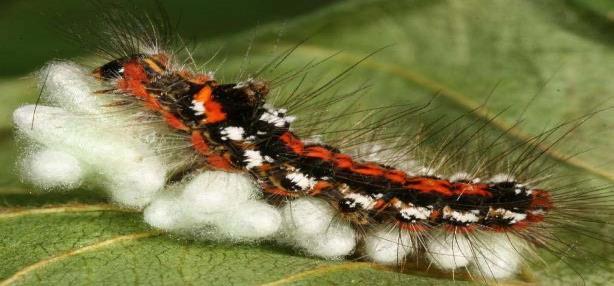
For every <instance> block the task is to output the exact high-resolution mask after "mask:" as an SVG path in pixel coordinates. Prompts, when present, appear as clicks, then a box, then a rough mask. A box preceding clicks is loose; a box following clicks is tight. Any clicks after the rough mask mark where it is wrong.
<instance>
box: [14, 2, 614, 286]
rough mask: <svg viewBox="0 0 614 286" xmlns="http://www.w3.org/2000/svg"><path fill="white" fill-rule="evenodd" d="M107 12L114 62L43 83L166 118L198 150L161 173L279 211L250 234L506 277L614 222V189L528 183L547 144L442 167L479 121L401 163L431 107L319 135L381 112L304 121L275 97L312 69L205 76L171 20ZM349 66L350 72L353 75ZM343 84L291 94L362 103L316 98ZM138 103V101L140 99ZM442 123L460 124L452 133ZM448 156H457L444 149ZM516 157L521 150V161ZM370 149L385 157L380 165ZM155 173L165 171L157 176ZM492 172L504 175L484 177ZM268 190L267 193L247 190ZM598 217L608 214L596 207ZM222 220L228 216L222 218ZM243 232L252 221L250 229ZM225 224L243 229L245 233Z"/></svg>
mask: <svg viewBox="0 0 614 286" xmlns="http://www.w3.org/2000/svg"><path fill="white" fill-rule="evenodd" d="M107 16H108V18H107V19H105V21H104V23H105V24H106V26H108V27H107V28H110V29H111V30H110V31H111V32H110V33H104V34H101V37H108V36H109V35H111V36H112V38H111V39H110V41H108V42H107V43H106V45H108V46H103V47H100V48H99V49H100V51H101V52H102V53H104V54H106V55H107V56H110V57H111V58H110V59H109V60H108V61H107V62H106V63H104V64H102V65H100V66H98V67H96V68H95V69H93V70H92V71H91V72H90V73H89V74H88V75H83V74H84V73H83V72H82V71H81V70H80V68H79V67H75V66H73V65H71V64H65V63H55V64H52V65H51V66H50V67H48V68H47V70H46V73H47V75H46V76H44V78H45V80H43V82H44V83H45V84H52V85H55V87H54V88H56V90H58V89H59V90H60V91H59V92H58V94H59V95H58V96H65V94H67V93H69V92H68V91H67V90H68V89H67V88H66V87H62V86H61V85H62V84H64V83H65V82H66V79H63V80H55V82H50V83H47V80H48V78H49V77H51V78H52V80H53V78H57V77H64V78H66V77H69V78H70V77H73V78H72V79H73V80H79V81H81V82H83V83H85V84H84V85H85V86H88V85H93V86H99V87H101V88H100V89H97V90H94V91H93V92H90V91H87V90H86V91H83V90H77V91H70V92H73V93H75V94H79V95H78V96H84V97H92V98H94V97H95V98H96V99H95V100H102V101H104V102H105V106H106V107H107V108H117V109H118V110H119V113H121V114H130V113H131V112H133V113H134V110H135V109H136V110H138V112H139V113H138V116H141V117H146V118H147V120H149V121H150V122H154V123H155V124H156V125H154V127H155V128H157V129H159V130H163V131H160V132H162V133H165V134H166V135H165V136H171V137H174V138H175V139H177V138H178V140H183V142H184V145H185V146H188V147H189V148H190V149H189V151H188V150H185V149H183V150H181V151H182V152H185V153H180V154H173V156H172V158H170V159H168V160H170V161H173V160H180V161H187V162H181V163H177V165H178V167H177V168H175V169H173V170H171V171H169V173H171V174H170V175H169V174H166V172H159V173H162V174H161V175H160V178H156V180H165V179H166V178H165V176H169V177H175V176H176V177H177V178H176V179H175V178H172V179H171V181H179V182H181V181H183V179H182V178H181V177H182V175H184V173H185V172H188V173H189V172H190V171H192V170H193V169H195V168H196V169H205V170H206V171H205V173H203V174H201V175H198V176H196V177H194V178H192V180H191V181H189V182H188V183H187V186H186V187H185V189H184V194H189V195H190V196H192V197H191V198H193V200H192V202H193V203H194V204H195V205H196V206H197V207H202V204H207V203H209V204H213V203H215V204H216V205H215V206H211V208H212V209H215V210H217V208H229V209H232V210H233V211H238V212H242V210H241V206H245V204H240V205H233V201H241V200H244V201H247V200H248V199H245V198H247V197H250V198H253V197H258V198H259V197H262V198H263V199H262V200H263V201H266V202H267V204H268V205H270V207H263V206H262V205H261V204H258V205H257V206H256V205H255V204H254V208H249V207H245V209H244V210H243V211H245V213H246V214H245V215H246V216H249V215H250V212H249V211H246V210H252V211H253V210H255V209H258V208H260V209H258V210H262V212H261V213H263V212H264V213H266V214H267V215H266V216H268V217H270V218H272V219H270V220H269V221H267V222H266V223H260V224H258V226H257V227H256V226H253V227H252V228H248V230H247V232H252V233H251V234H245V236H249V235H252V236H253V237H254V238H262V237H270V236H271V235H275V233H277V232H278V231H280V230H279V228H283V232H285V234H284V235H285V236H287V237H285V239H289V240H294V241H293V242H294V244H295V245H296V246H297V247H298V248H300V249H303V250H304V251H305V252H307V253H308V254H311V255H316V256H321V257H327V258H331V257H346V256H349V255H352V254H356V255H357V256H358V257H359V258H362V259H365V260H372V261H375V262H377V263H382V264H393V265H401V266H402V265H404V264H406V263H408V261H411V260H414V259H415V260H417V261H426V264H428V265H434V267H436V268H439V269H442V270H443V271H444V272H451V273H452V275H454V273H455V272H456V271H460V270H459V269H468V271H467V272H469V273H470V275H472V274H477V275H478V276H479V277H481V278H484V279H491V278H492V279H505V278H508V277H512V276H514V275H516V274H517V272H519V271H520V270H521V269H520V268H521V266H522V263H523V261H524V260H525V257H526V256H533V255H534V254H535V251H536V249H538V248H540V247H543V248H545V249H547V250H548V251H550V252H551V253H553V254H558V255H562V254H563V253H565V252H566V251H567V248H569V247H570V246H572V243H568V242H566V241H565V240H564V239H562V238H560V237H559V235H558V234H557V233H556V232H555V231H556V230H557V229H571V230H573V233H576V234H579V235H583V236H586V237H588V238H594V239H596V240H599V239H601V238H599V237H598V234H597V233H595V232H594V231H592V230H591V227H593V226H594V225H593V224H600V223H606V224H607V221H606V219H607V217H608V216H609V215H610V214H611V206H609V205H608V202H609V199H610V195H608V192H607V191H608V190H609V189H607V188H588V189H587V190H583V192H581V193H573V192H569V191H568V192H565V191H564V190H563V191H559V192H557V190H555V189H549V188H547V187H542V186H541V185H540V183H541V182H540V181H539V180H527V181H523V180H521V179H519V176H523V175H525V174H523V172H527V170H529V167H531V166H532V165H533V164H535V162H537V160H538V159H539V157H540V155H542V154H543V152H544V151H543V150H539V149H536V148H535V147H534V146H533V145H530V144H527V143H520V144H517V145H515V146H512V147H509V148H507V149H506V148H505V147H504V148H501V150H502V151H486V150H483V149H480V148H486V149H489V150H490V149H492V150H496V148H495V147H496V145H498V143H499V142H498V138H495V139H492V140H491V141H488V140H486V141H488V142H487V144H486V146H480V147H478V150H477V152H484V153H488V152H494V153H495V154H494V155H492V156H491V157H488V156H485V155H484V156H482V159H475V160H476V161H475V162H474V163H473V162H469V163H467V162H463V164H469V165H473V167H474V168H473V169H472V170H471V171H466V170H463V169H460V170H457V171H456V172H453V173H452V174H448V175H447V176H446V175H442V174H439V170H438V168H437V166H435V165H451V166H452V167H454V166H459V165H461V164H459V163H454V162H452V160H455V159H458V157H459V156H461V155H463V154H461V153H463V152H468V151H467V149H468V148H465V147H467V146H466V145H465V144H466V141H470V140H476V141H477V140H478V139H479V138H478V139H476V137H480V136H482V135H483V134H482V133H481V132H480V131H481V129H482V128H484V127H483V125H480V124H481V123H476V122H474V123H473V125H468V126H465V127H463V128H465V129H463V128H461V129H460V131H457V130H453V131H452V136H451V138H452V139H448V140H447V141H444V142H443V144H442V147H441V148H440V149H438V150H436V153H437V154H435V156H434V157H435V159H433V160H432V162H435V163H433V164H428V163H427V164H425V165H424V166H421V165H420V164H417V165H413V166H411V167H403V166H402V165H403V164H399V162H398V161H409V159H407V157H406V156H403V154H404V153H411V152H410V151H411V150H410V149H412V148H414V147H416V146H417V147H416V148H419V147H420V144H416V146H413V145H411V144H413V142H410V143H406V142H401V143H398V142H399V141H403V140H407V139H408V137H411V136H417V134H420V132H418V131H411V130H410V131H409V132H408V133H407V134H400V133H399V132H400V130H399V128H398V126H397V128H393V126H392V125H394V124H396V121H400V120H401V119H402V118H404V117H407V116H414V115H416V114H419V113H420V112H421V111H422V110H423V108H416V107H409V108H408V107H405V106H392V107H383V108H381V109H376V110H375V112H376V113H377V112H379V113H382V118H381V119H380V118H375V119H373V121H372V122H368V123H364V127H360V128H355V129H349V131H344V132H345V133H344V132H340V133H342V134H346V135H348V138H343V139H344V140H342V141H344V142H350V143H351V144H354V145H355V146H354V147H355V148H351V147H352V146H343V145H344V144H338V145H336V144H333V143H334V142H322V140H318V139H317V138H315V139H314V138H310V137H309V135H320V134H318V133H319V132H318V128H320V127H319V126H318V125H319V124H322V123H318V122H324V124H332V123H330V121H332V120H345V118H344V117H345V116H355V115H358V116H362V115H365V114H369V113H371V112H373V111H374V110H373V109H366V110H349V111H341V112H340V113H338V114H326V115H325V116H324V117H323V118H319V116H320V115H321V113H318V112H314V113H313V115H312V116H313V117H314V118H301V117H298V116H297V117H295V116H294V115H293V114H292V113H291V110H292V109H290V108H288V109H286V108H287V106H283V105H282V106H277V105H274V104H272V102H273V101H274V100H271V99H270V96H271V94H272V93H273V91H274V90H275V88H277V89H278V90H279V87H278V85H277V83H278V82H280V81H283V80H286V79H288V78H296V77H300V76H301V75H302V74H303V73H304V70H299V71H298V72H296V73H291V74H286V75H282V76H280V79H281V80H280V79H276V80H271V81H267V80H266V79H260V78H259V77H258V76H259V75H260V72H256V73H255V74H254V75H253V78H248V79H244V80H241V81H237V82H229V83H226V82H221V81H217V80H216V79H215V78H214V76H213V75H212V74H211V73H206V72H198V71H194V70H191V69H189V68H187V67H185V66H184V65H182V64H181V63H182V60H181V59H179V54H178V53H177V52H175V51H174V50H173V47H172V43H171V41H170V40H169V39H167V38H165V37H168V35H165V34H166V33H165V32H164V31H160V30H159V29H160V27H156V26H151V25H149V21H150V20H151V19H150V18H148V17H145V19H138V18H136V19H132V18H131V17H133V16H134V15H128V16H127V17H128V18H129V19H125V18H123V17H124V16H117V15H115V14H110V15H107ZM117 17H121V18H117ZM128 28H129V29H128ZM291 52H292V50H290V51H288V53H286V54H282V56H280V57H279V58H278V59H276V60H274V61H272V62H271V63H270V64H269V65H267V66H266V67H269V66H277V65H278V64H281V62H282V61H283V60H284V59H285V58H286V57H288V56H290V54H291ZM357 64H360V63H357ZM307 69H309V68H307ZM43 74H45V73H43ZM79 74H81V75H79ZM343 75H345V71H344V72H343V73H342V74H340V76H343ZM81 77H85V78H86V79H80V78H81ZM331 83H334V80H333V81H331V82H327V83H325V84H324V85H322V86H321V87H318V88H314V89H313V90H310V91H308V92H305V93H303V94H301V95H300V96H298V95H295V94H291V95H289V96H286V97H285V99H284V100H283V103H286V104H288V105H290V106H296V105H301V104H302V105H303V106H304V105H309V104H311V105H312V107H311V108H312V110H313V109H317V108H319V107H321V106H322V105H324V104H332V103H334V102H336V101H343V102H344V103H345V102H348V101H349V100H348V97H351V96H353V95H354V94H355V93H352V94H351V95H350V96H345V95H341V96H337V97H330V98H324V99H320V100H322V103H319V105H318V104H313V102H314V101H315V100H314V98H316V97H320V98H321V97H322V95H321V94H322V92H323V90H325V89H327V88H328V87H329V86H330V85H331ZM73 85H74V83H73ZM81 92H84V94H81ZM105 97H107V98H108V100H107V99H105ZM101 98H102V99H101ZM292 100H295V101H301V102H292ZM344 100H345V101H344ZM78 104H81V103H78ZM134 106H136V107H137V108H132V107H134ZM313 106H315V108H314V107H313ZM18 111H19V110H18ZM326 112H330V110H326V111H323V112H322V113H326ZM35 113H36V112H35V109H34V110H33V109H32V108H29V109H21V112H16V115H15V118H16V120H15V121H16V123H17V125H18V126H20V127H19V128H20V129H23V126H27V125H28V123H27V122H29V121H28V119H31V118H30V117H31V116H32V117H34V118H35V119H36V118H37V117H35ZM39 113H43V114H39V117H38V119H36V120H37V121H38V120H43V121H46V120H44V118H43V117H44V116H45V115H44V114H45V113H44V111H43V112H41V111H40V110H39ZM388 113H390V114H388ZM303 115H305V114H304V113H303ZM56 116H57V115H56ZM135 117H136V116H131V117H128V118H131V119H134V118H135ZM589 117H590V115H588V116H585V117H582V118H579V119H577V120H575V121H571V122H568V123H565V124H561V125H560V126H557V127H556V128H554V129H552V130H548V131H546V132H544V133H543V134H541V135H539V136H536V137H535V138H532V139H531V141H534V142H545V141H546V140H548V139H550V138H551V137H552V136H554V137H555V139H554V140H552V141H553V142H554V143H556V142H558V140H560V139H562V138H563V137H564V135H558V136H559V137H556V136H557V135H555V132H557V131H560V130H561V129H562V128H564V127H568V126H571V127H569V128H570V129H573V128H575V127H576V126H577V125H578V123H581V122H583V121H584V120H587V119H588V118H589ZM50 120H53V119H50ZM301 120H305V122H306V123H305V125H311V126H308V127H310V128H309V129H312V130H311V131H310V132H306V133H309V134H307V136H302V134H299V133H300V132H299V131H298V130H297V129H300V128H295V126H296V125H295V124H300V121H301ZM310 121H312V122H315V123H311V122H310ZM390 122H392V124H391V123H390ZM487 123H488V122H487ZM487 123H485V124H487ZM34 124H35V123H32V125H34ZM305 125H304V126H305ZM432 126H436V125H432ZM470 128H475V129H476V130H474V131H468V133H470V135H469V136H468V138H465V139H459V138H462V135H463V133H465V131H467V130H470ZM314 129H315V130H314ZM321 129H322V130H323V129H324V128H321ZM441 130H443V131H446V129H445V128H442V129H441ZM25 132H28V131H25ZM363 132H364V134H358V135H356V134H352V133H363ZM365 134H366V135H365ZM369 136H371V137H369ZM137 137H138V136H137ZM365 137H366V138H371V140H368V139H364V138H365ZM413 139H415V140H416V141H418V142H419V141H420V140H419V139H418V138H413ZM368 141H371V142H368ZM455 141H460V142H455ZM391 142H392V143H391ZM554 143H553V144H554ZM387 144H388V145H389V146H386V145H387ZM395 144H396V145H395ZM454 144H458V145H454ZM346 149H349V150H352V149H353V151H355V152H353V153H354V154H350V153H349V152H346V151H344V150H346ZM364 149H366V150H364ZM447 151H449V152H450V153H451V154H443V153H445V152H447ZM513 152H518V153H519V155H517V156H516V157H514V155H512V153H513ZM186 154H188V155H186ZM47 155H49V153H47ZM369 157H372V158H373V159H375V160H369V159H368V158H369ZM364 158H367V159H364ZM509 158H512V159H509ZM377 159H379V160H377ZM48 160H49V158H48V157H47V160H42V159H41V158H39V159H38V161H48ZM505 160H510V161H512V162H513V163H514V166H513V167H512V168H510V171H511V172H508V173H498V170H495V171H493V170H484V168H486V167H491V168H492V169H496V168H495V167H494V165H496V164H498V163H500V162H499V161H505ZM385 161H386V162H385ZM404 163H408V162H404ZM411 163H415V162H413V161H412V162H411ZM443 167H444V168H445V169H451V168H450V167H449V166H443ZM444 168H439V169H444ZM544 169H545V170H546V171H547V168H544ZM184 171H185V172H184ZM541 171H543V170H541ZM534 172H538V171H534ZM153 173H154V176H155V174H157V173H156V172H153ZM479 174H490V175H491V176H490V177H489V178H488V177H486V178H483V177H480V176H479ZM538 175H539V174H538ZM535 177H537V175H535ZM254 185H255V186H256V190H257V192H258V194H253V193H252V190H247V191H245V190H244V189H249V188H250V187H252V186H254ZM205 189H207V192H209V189H221V190H227V191H226V192H223V191H222V192H218V193H216V195H219V196H222V197H223V198H222V199H219V200H217V201H216V200H212V199H211V197H207V198H208V199H207V200H208V201H207V202H200V201H198V199H194V198H196V197H198V196H199V192H201V191H202V192H204V190H205ZM229 189H233V190H229ZM160 198H161V199H151V200H148V201H144V202H142V203H140V205H139V206H140V207H146V209H145V216H146V220H147V221H148V222H149V223H151V224H152V225H154V226H156V227H159V228H162V229H169V230H173V228H174V227H175V226H174V225H175V224H180V223H181V222H166V224H165V223H161V222H160V220H161V219H163V218H160V217H156V216H160V212H159V211H157V210H156V207H160V206H162V205H164V202H165V200H167V201H168V198H166V197H164V195H161V197H160ZM599 199H602V201H601V202H600V201H599ZM201 200H202V198H201ZM258 201H259V202H260V200H258ZM187 203H190V201H189V200H187ZM199 203H202V204H199ZM591 208H594V209H593V211H591ZM595 212H598V214H597V215H596V216H595V214H594V213H595ZM253 213H256V212H255V211H254V212H252V213H251V214H253ZM148 214H149V216H148ZM162 216H168V214H163V215H162ZM254 217H257V216H255V215H254ZM602 218H605V219H603V220H602ZM218 220H219V219H218ZM247 221H249V220H247ZM243 222H244V221H243ZM200 223H201V224H208V223H211V222H210V221H200ZM216 223H218V224H220V223H221V224H224V223H228V222H226V221H224V220H221V221H217V222H216ZM280 225H283V226H280ZM218 227H219V228H224V227H227V226H224V225H218ZM240 227H246V226H245V224H240ZM225 231H226V232H229V233H233V232H236V231H237V230H236V229H226V230H225ZM604 240H608V238H604Z"/></svg>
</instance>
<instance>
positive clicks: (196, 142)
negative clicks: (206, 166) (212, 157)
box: [192, 131, 209, 155]
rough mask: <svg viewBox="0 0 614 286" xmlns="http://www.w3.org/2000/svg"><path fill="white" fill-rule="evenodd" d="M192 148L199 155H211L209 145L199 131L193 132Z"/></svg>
mask: <svg viewBox="0 0 614 286" xmlns="http://www.w3.org/2000/svg"><path fill="white" fill-rule="evenodd" d="M192 146H194V149H195V150H196V151H198V153H201V154H203V155H206V154H209V144H208V143H207V140H206V139H205V137H203V135H202V134H201V133H200V132H199V131H192Z"/></svg>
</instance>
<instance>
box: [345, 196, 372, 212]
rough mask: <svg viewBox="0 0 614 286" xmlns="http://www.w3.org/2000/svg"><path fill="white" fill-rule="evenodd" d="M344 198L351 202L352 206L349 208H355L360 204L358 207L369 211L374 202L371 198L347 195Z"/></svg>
mask: <svg viewBox="0 0 614 286" xmlns="http://www.w3.org/2000/svg"><path fill="white" fill-rule="evenodd" d="M345 198H348V199H352V200H353V202H352V204H351V205H350V207H351V208H355V207H356V204H360V206H361V207H362V208H363V209H365V210H370V209H372V208H373V207H374V206H375V200H373V198H372V197H371V196H366V195H361V194H357V193H349V194H347V195H345Z"/></svg>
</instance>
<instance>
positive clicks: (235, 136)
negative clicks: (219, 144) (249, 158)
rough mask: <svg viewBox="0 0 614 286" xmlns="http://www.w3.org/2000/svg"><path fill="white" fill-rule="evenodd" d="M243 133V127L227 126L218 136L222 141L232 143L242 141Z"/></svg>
mask: <svg viewBox="0 0 614 286" xmlns="http://www.w3.org/2000/svg"><path fill="white" fill-rule="evenodd" d="M244 133H245V130H244V129H243V127H238V126H228V127H226V128H224V129H222V131H220V134H221V135H222V140H224V141H226V140H228V139H230V140H233V141H241V140H243V134H244Z"/></svg>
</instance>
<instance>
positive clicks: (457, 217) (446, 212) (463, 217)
mask: <svg viewBox="0 0 614 286" xmlns="http://www.w3.org/2000/svg"><path fill="white" fill-rule="evenodd" d="M443 219H444V220H452V221H457V222H461V223H475V222H478V221H479V220H480V218H479V217H478V216H477V215H476V213H474V212H459V211H456V210H453V209H452V208H450V207H449V206H446V207H445V208H444V209H443Z"/></svg>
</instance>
